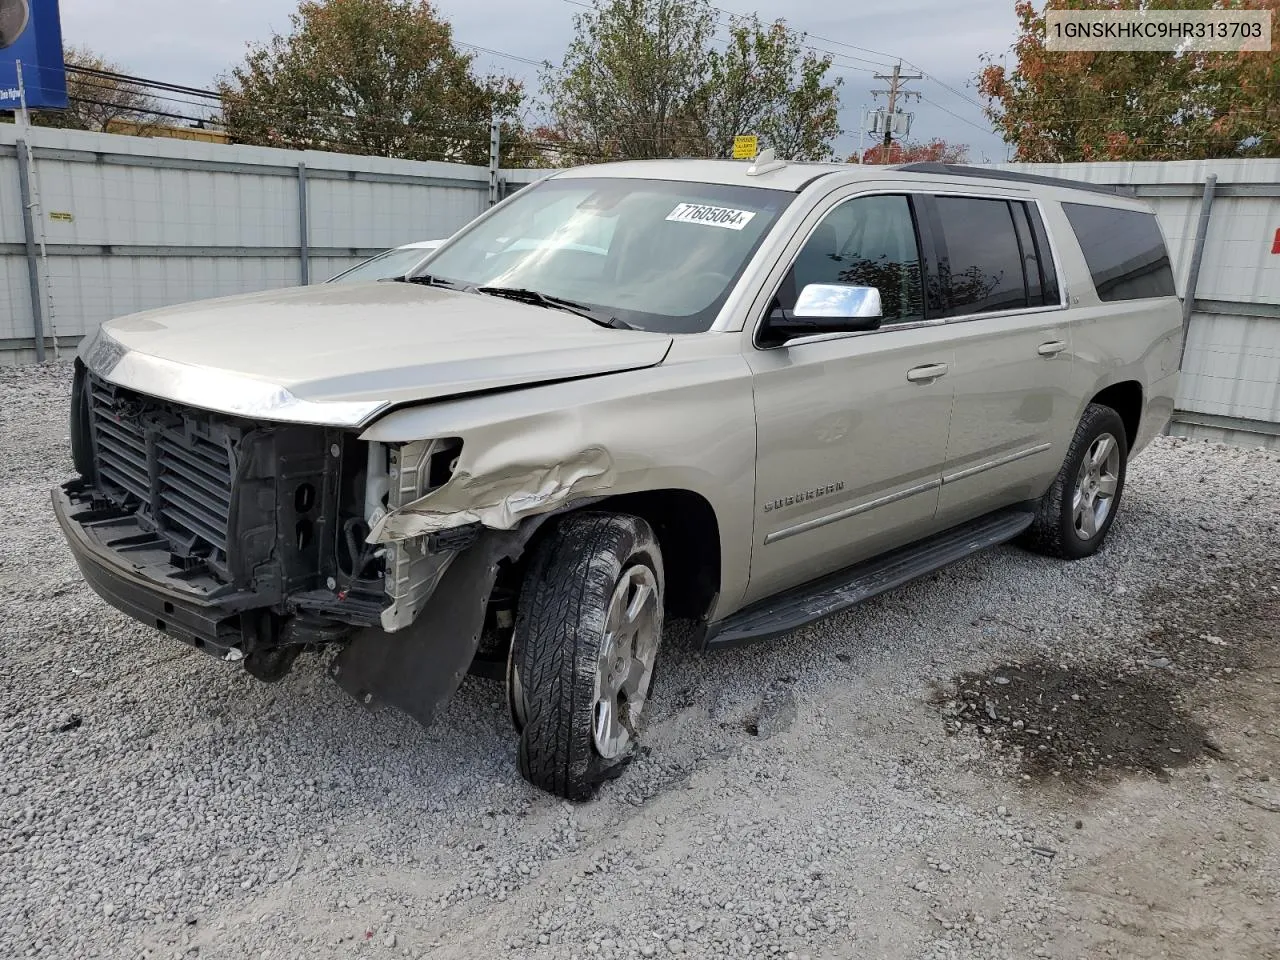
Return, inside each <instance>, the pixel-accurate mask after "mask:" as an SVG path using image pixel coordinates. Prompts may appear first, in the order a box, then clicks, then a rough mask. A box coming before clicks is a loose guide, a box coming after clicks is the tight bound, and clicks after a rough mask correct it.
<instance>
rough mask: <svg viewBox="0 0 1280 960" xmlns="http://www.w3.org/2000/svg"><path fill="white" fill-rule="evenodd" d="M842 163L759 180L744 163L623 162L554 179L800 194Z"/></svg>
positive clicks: (793, 165) (797, 166)
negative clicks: (654, 182) (719, 185)
mask: <svg viewBox="0 0 1280 960" xmlns="http://www.w3.org/2000/svg"><path fill="white" fill-rule="evenodd" d="M850 166H851V165H849V164H843V163H797V162H795V161H792V160H788V161H787V163H786V166H783V167H779V168H778V169H776V170H770V171H768V172H767V173H762V174H760V175H759V176H748V175H747V170H748V169H749V168H750V167H751V164H750V163H748V162H747V161H744V160H624V161H621V162H617V163H595V164H589V165H587V166H585V167H571V168H570V169H568V170H563V171H561V172H560V173H557V174H556V175H555V177H556V179H576V178H579V177H617V178H620V179H631V180H687V181H688V182H690V183H723V184H728V185H731V186H732V185H737V186H742V187H765V188H771V189H774V190H791V191H799V190H802V189H803V188H804V187H805V185H806V184H808V183H809V182H810V181H811V180H813V179H814V178H815V177H820V176H823V175H824V174H828V173H838V172H840V171H843V170H847V169H849V168H850Z"/></svg>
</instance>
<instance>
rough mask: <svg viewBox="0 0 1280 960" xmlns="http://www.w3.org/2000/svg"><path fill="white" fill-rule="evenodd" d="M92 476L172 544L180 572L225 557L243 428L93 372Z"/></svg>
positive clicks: (120, 503) (170, 547)
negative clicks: (212, 419)
mask: <svg viewBox="0 0 1280 960" xmlns="http://www.w3.org/2000/svg"><path fill="white" fill-rule="evenodd" d="M87 386H88V394H89V413H90V425H91V434H92V441H93V447H94V454H95V461H96V466H97V475H98V478H99V480H100V482H101V485H102V487H103V489H104V491H105V492H106V494H107V496H108V498H109V499H111V500H113V501H115V502H116V504H117V505H118V506H122V507H124V508H125V509H129V510H133V511H136V512H137V514H138V516H139V518H140V519H141V520H142V521H143V522H144V523H145V524H146V526H147V527H149V528H150V529H151V530H153V531H154V532H155V533H157V534H159V535H160V536H162V537H164V538H165V540H167V541H168V543H169V549H170V553H171V556H172V562H173V563H174V565H175V566H177V567H178V568H179V569H182V570H189V569H192V568H194V567H197V566H199V565H201V564H203V563H205V562H206V561H210V560H212V561H217V562H222V561H223V559H224V558H225V557H226V552H227V527H228V521H229V517H230V514H231V490H232V480H233V476H234V472H235V463H234V454H233V449H234V445H235V444H236V443H237V442H238V441H239V438H240V430H239V429H238V428H235V427H231V426H225V425H222V424H218V423H211V422H210V421H209V420H208V418H206V417H204V416H202V415H201V414H199V413H197V412H194V411H189V410H185V409H183V408H181V407H175V406H173V405H170V404H167V403H164V402H162V401H155V400H152V399H150V398H146V397H140V396H138V395H136V394H133V393H131V392H129V391H128V390H125V389H122V388H120V387H117V386H115V385H114V384H111V383H108V382H107V381H105V380H102V379H100V378H98V377H95V376H92V375H90V377H89V382H88V385H87Z"/></svg>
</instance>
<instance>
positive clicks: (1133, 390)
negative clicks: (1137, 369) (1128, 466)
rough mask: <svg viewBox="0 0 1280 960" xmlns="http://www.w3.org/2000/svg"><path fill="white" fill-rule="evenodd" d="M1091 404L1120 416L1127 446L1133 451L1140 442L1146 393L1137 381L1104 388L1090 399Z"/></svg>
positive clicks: (1118, 383) (1122, 382) (1128, 381)
mask: <svg viewBox="0 0 1280 960" xmlns="http://www.w3.org/2000/svg"><path fill="white" fill-rule="evenodd" d="M1089 403H1096V404H1100V405H1101V406H1104V407H1110V408H1111V409H1112V410H1114V411H1115V412H1116V413H1117V414H1119V415H1120V419H1121V421H1122V422H1123V423H1124V432H1125V445H1126V448H1127V449H1129V450H1132V449H1133V448H1134V445H1135V444H1136V443H1137V440H1138V431H1139V429H1140V428H1141V426H1142V410H1143V404H1144V403H1145V392H1144V390H1143V388H1142V384H1141V383H1139V382H1138V381H1137V380H1121V381H1119V382H1117V383H1113V384H1111V385H1110V386H1107V387H1103V388H1102V389H1101V390H1099V391H1097V392H1096V393H1095V394H1094V395H1093V397H1091V398H1090V400H1089Z"/></svg>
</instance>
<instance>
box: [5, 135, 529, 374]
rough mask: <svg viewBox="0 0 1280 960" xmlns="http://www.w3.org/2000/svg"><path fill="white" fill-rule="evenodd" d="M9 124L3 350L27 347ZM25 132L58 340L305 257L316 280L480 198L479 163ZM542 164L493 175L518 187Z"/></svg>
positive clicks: (461, 216)
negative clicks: (301, 214) (430, 161)
mask: <svg viewBox="0 0 1280 960" xmlns="http://www.w3.org/2000/svg"><path fill="white" fill-rule="evenodd" d="M18 133H19V131H18V128H17V127H16V126H14V125H12V124H0V362H14V361H22V360H28V359H32V358H33V357H34V345H35V341H34V339H33V329H34V325H33V314H32V298H31V294H30V283H29V274H28V270H29V266H28V258H27V251H26V245H25V231H24V226H23V217H22V207H23V202H22V194H21V191H20V174H19V161H20V158H19V156H18V151H17V142H18ZM26 139H27V141H28V142H29V144H30V146H31V153H32V163H31V169H32V173H33V176H32V177H31V178H30V179H31V183H32V187H33V190H38V194H37V195H38V199H39V203H40V205H39V208H38V209H36V210H35V211H34V214H35V221H36V222H35V227H34V232H35V235H36V236H37V237H38V236H39V231H40V230H41V229H43V232H44V240H45V250H46V253H47V256H46V257H44V258H39V261H40V267H39V269H40V274H41V277H42V282H41V286H42V287H43V288H44V289H43V295H42V296H41V298H40V308H41V313H42V315H43V329H44V332H45V335H46V338H49V337H52V336H54V335H56V337H57V340H58V343H59V344H61V345H63V346H70V345H74V344H75V343H76V342H77V341H78V340H79V338H80V337H81V336H83V335H84V334H85V333H87V332H88V331H89V330H91V329H93V328H94V327H96V326H97V325H98V324H100V323H102V322H103V321H105V320H109V319H111V318H112V317H117V316H121V315H123V314H127V313H133V312H135V311H137V310H145V309H147V308H150V307H157V306H164V305H166V304H171V303H180V302H182V301H186V300H198V299H202V298H205V297H217V296H225V295H229V294H235V293H246V292H250V291H254V290H262V289H266V288H269V287H281V286H288V285H292V284H297V283H301V282H302V281H303V278H304V263H305V265H306V276H308V277H309V279H310V280H311V282H316V281H319V280H323V279H325V278H327V277H330V276H332V275H333V274H335V273H338V272H340V271H341V270H344V269H346V268H347V267H348V266H351V265H352V264H354V263H356V262H358V261H359V260H361V259H363V258H365V257H368V256H371V255H373V254H374V253H377V252H379V251H380V250H383V249H385V248H387V247H390V246H395V245H398V244H401V243H406V242H409V241H412V240H425V239H429V238H433V237H444V236H448V235H450V234H451V233H453V232H454V231H455V230H457V229H458V228H459V227H461V226H462V225H463V224H465V223H467V222H468V221H469V220H471V219H472V218H474V217H475V216H477V215H478V214H480V213H481V212H482V211H483V210H485V209H486V207H487V206H488V205H489V169H488V168H487V167H477V166H465V165H461V164H450V163H435V162H432V163H419V162H415V161H409V160H389V159H385V158H381V157H355V156H350V155H347V154H332V153H318V152H311V151H307V152H295V151H288V150H274V149H268V148H262V147H242V146H234V147H233V146H223V145H218V144H206V143H196V142H185V141H179V140H167V139H164V140H162V139H147V138H142V137H127V136H118V135H115V134H98V133H84V132H81V131H74V130H52V129H48V128H40V127H37V128H32V129H30V130H29V131H28V132H27V137H26ZM300 165H301V169H300ZM541 175H542V172H540V171H529V170H514V171H509V172H507V171H504V172H502V173H501V174H500V177H501V179H502V180H504V181H505V182H506V183H508V184H510V185H511V186H513V187H514V186H518V185H520V184H523V183H527V182H530V181H532V180H534V179H537V178H538V177H540V176H541ZM304 197H305V208H306V246H307V253H306V255H305V256H304V254H303V245H302V241H303V234H302V227H303V223H302V218H301V216H300V209H301V206H302V204H303V202H304V201H303V198H304ZM45 264H47V267H46V266H45ZM47 346H48V347H49V354H50V355H52V353H53V349H52V348H53V342H52V340H47Z"/></svg>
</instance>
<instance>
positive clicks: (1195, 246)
mask: <svg viewBox="0 0 1280 960" xmlns="http://www.w3.org/2000/svg"><path fill="white" fill-rule="evenodd" d="M1217 186H1218V175H1217V174H1215V173H1211V174H1209V175H1208V176H1207V177H1205V178H1204V192H1203V193H1202V194H1201V195H1200V219H1199V220H1198V221H1197V222H1196V236H1195V240H1193V241H1192V244H1191V262H1190V263H1188V264H1187V282H1186V284H1185V285H1184V286H1183V288H1182V293H1183V296H1182V352H1181V353H1180V354H1178V369H1179V370H1181V369H1182V361H1183V360H1184V359H1185V358H1186V356H1187V336H1188V335H1189V334H1190V333H1191V311H1192V310H1193V309H1195V302H1196V287H1197V285H1198V284H1199V282H1200V262H1201V261H1202V260H1203V259H1204V241H1205V237H1206V236H1208V233H1209V211H1210V210H1211V209H1212V208H1213V194H1214V191H1215V190H1216V189H1217Z"/></svg>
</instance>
